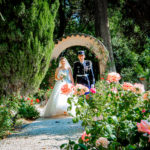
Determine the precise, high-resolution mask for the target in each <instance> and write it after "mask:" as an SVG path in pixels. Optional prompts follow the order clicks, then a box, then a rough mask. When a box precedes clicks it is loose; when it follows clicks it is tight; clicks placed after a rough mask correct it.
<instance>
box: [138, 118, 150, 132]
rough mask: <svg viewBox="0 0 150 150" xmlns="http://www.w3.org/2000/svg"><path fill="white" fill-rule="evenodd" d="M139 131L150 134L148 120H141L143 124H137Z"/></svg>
mask: <svg viewBox="0 0 150 150" xmlns="http://www.w3.org/2000/svg"><path fill="white" fill-rule="evenodd" d="M137 127H138V131H139V132H144V133H148V134H150V122H148V121H147V120H141V123H137Z"/></svg>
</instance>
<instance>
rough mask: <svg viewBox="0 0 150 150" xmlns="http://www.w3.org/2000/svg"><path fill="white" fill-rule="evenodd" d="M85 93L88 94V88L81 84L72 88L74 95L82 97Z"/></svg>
mask: <svg viewBox="0 0 150 150" xmlns="http://www.w3.org/2000/svg"><path fill="white" fill-rule="evenodd" d="M86 92H89V88H87V87H86V86H84V85H82V84H76V86H75V87H74V93H73V94H74V95H84V94H85V93H86Z"/></svg>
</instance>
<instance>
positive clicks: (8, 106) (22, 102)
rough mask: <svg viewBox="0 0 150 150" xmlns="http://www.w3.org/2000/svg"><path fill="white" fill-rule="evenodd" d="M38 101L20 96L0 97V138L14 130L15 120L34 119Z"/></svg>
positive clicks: (36, 113)
mask: <svg viewBox="0 0 150 150" xmlns="http://www.w3.org/2000/svg"><path fill="white" fill-rule="evenodd" d="M39 102H40V100H39V99H36V98H33V97H32V98H29V97H28V98H27V97H22V96H21V97H20V96H14V95H13V96H12V95H10V96H9V97H8V96H7V97H1V99H0V138H1V137H3V136H4V135H5V134H7V133H8V132H9V131H11V130H12V129H14V127H15V125H16V123H17V119H19V118H20V117H23V118H25V119H36V118H38V117H39V112H38V111H37V110H36V108H35V104H36V103H39Z"/></svg>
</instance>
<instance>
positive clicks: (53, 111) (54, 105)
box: [43, 69, 75, 117]
mask: <svg viewBox="0 0 150 150" xmlns="http://www.w3.org/2000/svg"><path fill="white" fill-rule="evenodd" d="M62 74H65V77H64V78H63V80H58V81H57V82H56V84H55V86H54V89H53V91H52V93H51V96H50V98H49V100H48V102H47V104H46V107H45V110H44V114H43V117H51V116H56V115H64V114H66V113H67V107H68V105H69V104H68V103H67V99H68V97H69V96H70V95H64V94H62V93H61V87H62V86H63V85H64V84H66V83H71V81H70V77H69V69H64V70H63V69H60V70H59V72H58V78H59V77H60V75H62ZM70 113H71V114H72V115H75V107H74V106H73V107H72V110H71V111H70Z"/></svg>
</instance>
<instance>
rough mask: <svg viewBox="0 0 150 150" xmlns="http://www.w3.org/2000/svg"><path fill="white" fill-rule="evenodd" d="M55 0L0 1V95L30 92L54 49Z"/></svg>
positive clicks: (43, 74)
mask: <svg viewBox="0 0 150 150" xmlns="http://www.w3.org/2000/svg"><path fill="white" fill-rule="evenodd" d="M58 7H59V2H58V0H4V1H1V2H0V13H1V16H0V95H2V94H4V95H8V94H12V93H20V94H21V95H28V94H30V93H34V92H36V91H37V89H38V88H39V85H40V83H41V81H42V79H43V78H44V76H45V74H46V71H47V69H48V66H49V62H50V56H51V52H52V49H53V46H54V43H53V31H54V20H55V17H56V13H57V10H58Z"/></svg>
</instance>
